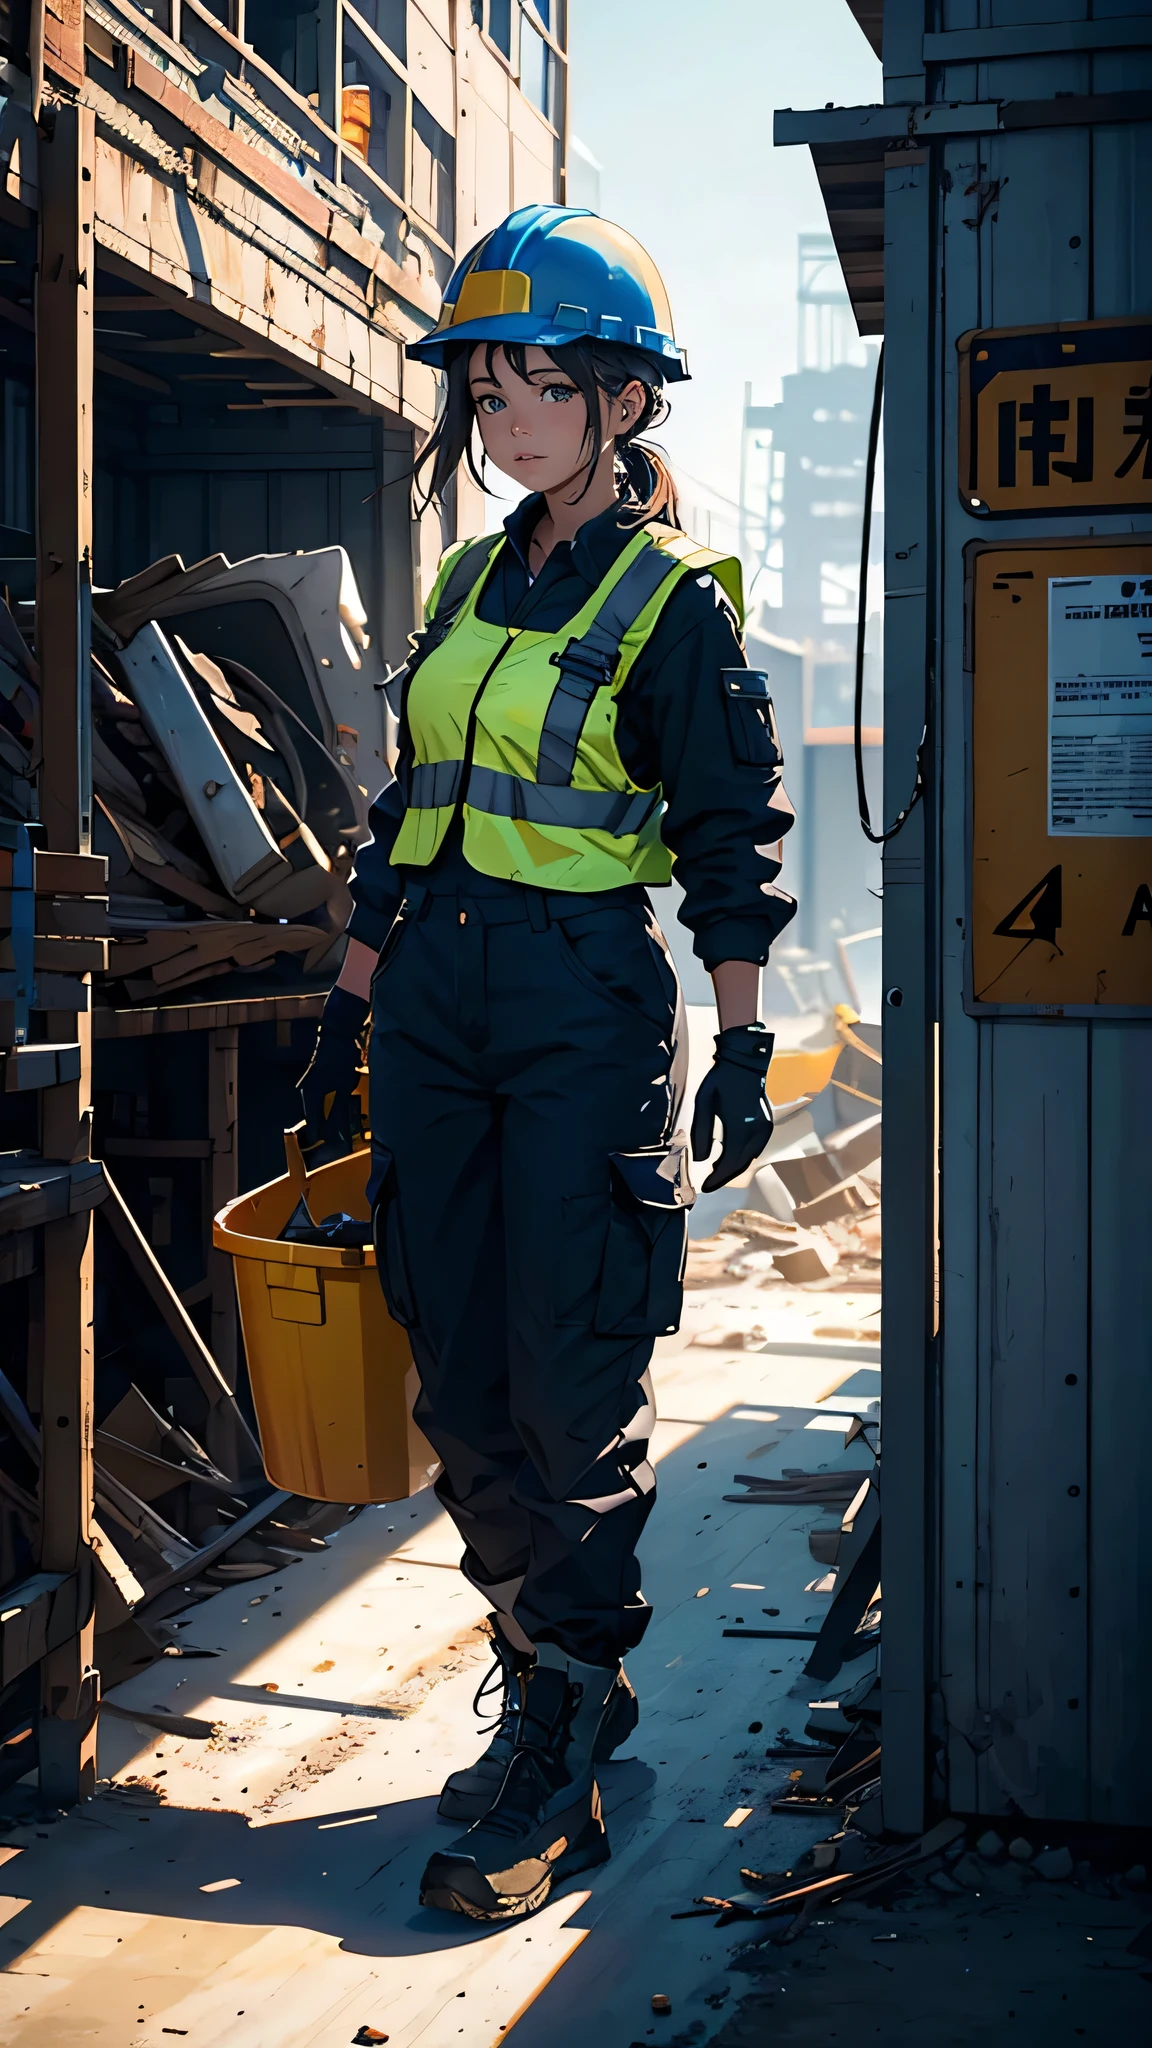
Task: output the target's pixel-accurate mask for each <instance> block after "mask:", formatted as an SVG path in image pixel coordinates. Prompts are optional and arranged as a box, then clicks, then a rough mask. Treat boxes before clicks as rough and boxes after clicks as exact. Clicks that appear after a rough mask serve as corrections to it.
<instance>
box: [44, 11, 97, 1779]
mask: <svg viewBox="0 0 1152 2048" xmlns="http://www.w3.org/2000/svg"><path fill="white" fill-rule="evenodd" d="M53 23H55V28H53ZM48 25H49V28H50V29H52V30H53V34H55V33H56V32H57V31H61V30H63V29H64V28H69V33H70V34H71V40H72V41H74V42H75V41H77V39H79V46H80V67H81V75H82V63H83V49H82V34H83V20H82V15H80V14H79V12H78V11H77V14H76V21H75V22H73V23H71V24H70V26H69V24H67V23H62V22H61V20H60V17H59V15H55V14H54V13H53V11H52V10H49V24H48ZM57 39H58V40H60V39H61V38H60V37H59V36H58V38H57ZM62 40H63V41H65V42H66V41H68V35H63V38H62ZM47 41H48V44H49V46H51V45H52V35H49V37H48V39H47ZM46 68H47V69H48V70H49V71H50V72H52V71H55V72H56V74H57V75H58V76H59V75H60V74H61V70H62V68H63V67H62V64H61V62H60V59H59V54H58V53H55V55H54V52H53V49H52V48H51V47H49V48H48V50H47V51H46ZM94 166H95V120H94V116H93V114H92V113H91V111H90V110H88V109H86V108H83V107H79V106H76V105H74V104H67V103H64V102H62V101H61V100H59V99H56V98H53V99H52V100H50V101H49V100H46V101H45V105H44V109H43V115H42V122H41V136H40V153H39V175H40V251H39V269H38V278H37V303H36V390H37V421H38V435H37V443H38V473H37V516H38V534H37V563H36V643H37V646H36V651H37V654H38V656H39V660H40V672H41V711H40V718H41V726H40V749H41V765H40V816H41V819H42V821H43V825H44V841H45V843H46V844H47V846H48V847H49V848H50V849H51V850H52V851H53V852H60V853H84V852H87V850H88V844H89V834H90V822H91V795H90V780H91V778H90V770H89V748H90V738H89V709H88V689H89V683H88V644H87V643H88V621H89V615H90V592H91V580H92V579H91V547H92V494H91V477H92V299H93V287H94V284H95V257H96V251H95V235H94V231H93V198H94V183H93V174H94ZM68 1021H69V1023H71V1022H72V1020H71V1019H69V1020H68ZM75 1026H76V1030H77V1032H78V1035H79V1038H80V1043H81V1047H82V1058H81V1072H80V1078H79V1079H78V1080H76V1081H70V1082H67V1083H65V1084H64V1085H62V1086H60V1087H55V1088H48V1089H45V1091H44V1096H43V1114H42V1130H41V1144H42V1148H43V1150H44V1152H45V1154H46V1156H48V1157H54V1158H58V1159H74V1158H85V1157H87V1156H88V1155H89V1144H90V1129H91V1057H90V1056H91V1016H90V1014H87V1015H86V1014H84V1013H81V1015H80V1016H79V1017H78V1018H77V1019H76V1020H75ZM49 1028H50V1029H51V1030H52V1032H53V1035H55V1036H59V1035H61V1033H60V1020H58V1019H55V1018H51V1017H50V1018H49ZM67 1035H68V1036H71V1032H70V1031H69V1032H68V1033H67ZM92 1399H93V1387H92V1217H91V1214H90V1213H86V1214H83V1215H79V1216H71V1217H68V1218H67V1219H66V1220H64V1221H61V1222H59V1223H53V1224H50V1225H49V1226H48V1227H47V1228H46V1230H45V1232H44V1341H43V1364H42V1387H41V1401H42V1423H43V1431H42V1456H41V1469H40V1508H41V1549H40V1566H41V1569H42V1570H44V1571H60V1572H78V1573H79V1574H80V1581H81V1589H82V1594H83V1597H82V1600H81V1604H80V1607H79V1615H80V1618H81V1626H80V1629H79V1632H78V1634H77V1635H75V1636H74V1637H72V1638H71V1639H70V1640H69V1641H68V1642H66V1643H64V1644H63V1645H62V1646H61V1647H60V1648H59V1649H56V1650H52V1651H50V1652H49V1654H48V1655H47V1656H46V1657H45V1658H44V1660H43V1662H42V1666H41V1673H42V1684H41V1721H40V1787H41V1791H42V1793H43V1795H44V1796H45V1797H46V1798H47V1799H49V1800H51V1801H52V1803H53V1804H55V1805H61V1806H63V1805H69V1804H71V1803H72V1802H74V1801H75V1800H77V1799H81V1798H85V1797H88V1796H90V1795H91V1793H92V1791H93V1790H94V1788H95V1782H96V1710H97V1705H98V1701H99V1686H100V1680H99V1674H98V1672H96V1671H95V1670H94V1669H93V1664H92V1655H93V1609H94V1601H93V1597H92V1582H93V1581H92V1551H91V1517H92Z"/></svg>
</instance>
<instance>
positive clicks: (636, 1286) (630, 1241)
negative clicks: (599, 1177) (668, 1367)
mask: <svg viewBox="0 0 1152 2048" xmlns="http://www.w3.org/2000/svg"><path fill="white" fill-rule="evenodd" d="M687 1241H688V1224H687V1218H686V1216H685V1213H684V1210H683V1209H654V1208H646V1207H642V1206H641V1205H640V1204H637V1203H634V1202H633V1201H632V1200H631V1198H630V1197H629V1196H628V1194H627V1193H626V1192H625V1191H623V1190H617V1189H614V1190H613V1196H612V1210H611V1214H610V1217H609V1220H608V1238H607V1243H606V1245H605V1248H604V1266H603V1270H602V1272H601V1276H600V1293H599V1298H598V1300H597V1303H596V1317H595V1328H596V1331H597V1333H598V1334H599V1335H600V1336H605V1337H664V1336H667V1335H668V1334H669V1333H670V1332H671V1331H673V1330H675V1329H676V1328H677V1327H678V1325H679V1322H680V1310H681V1306H682V1303H683V1298H684V1259H685V1252H686V1248H687Z"/></svg>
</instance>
